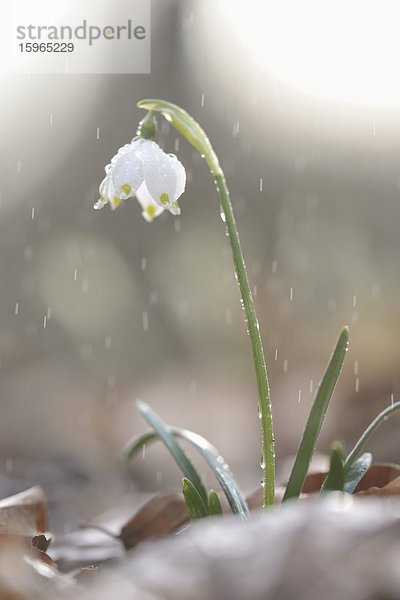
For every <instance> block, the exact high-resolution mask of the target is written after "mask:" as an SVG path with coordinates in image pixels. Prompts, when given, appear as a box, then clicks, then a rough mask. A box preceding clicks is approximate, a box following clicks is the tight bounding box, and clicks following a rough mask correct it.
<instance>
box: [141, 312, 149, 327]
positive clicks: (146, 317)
mask: <svg viewBox="0 0 400 600" xmlns="http://www.w3.org/2000/svg"><path fill="white" fill-rule="evenodd" d="M142 326H143V331H148V329H149V314H148V312H147V311H143V312H142Z"/></svg>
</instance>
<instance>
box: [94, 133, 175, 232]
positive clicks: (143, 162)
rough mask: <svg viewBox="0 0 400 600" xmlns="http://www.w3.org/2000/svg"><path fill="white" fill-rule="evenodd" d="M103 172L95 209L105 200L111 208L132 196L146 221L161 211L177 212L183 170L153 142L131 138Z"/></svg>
mask: <svg viewBox="0 0 400 600" xmlns="http://www.w3.org/2000/svg"><path fill="white" fill-rule="evenodd" d="M105 171H106V176H105V178H104V179H103V181H102V182H101V184H100V187H99V192H100V198H99V200H98V202H97V203H96V204H95V205H94V207H95V208H97V209H99V208H103V206H105V205H106V204H107V203H108V204H109V205H110V207H111V208H112V209H113V210H114V209H115V208H117V207H118V206H119V205H120V204H121V201H122V200H126V199H127V198H131V197H133V196H136V198H137V200H138V201H139V203H140V205H141V207H142V209H143V210H142V215H143V217H144V218H145V219H146V221H148V222H151V221H152V220H153V219H154V218H155V217H157V216H158V215H160V214H161V213H162V212H164V210H168V211H169V212H170V213H172V214H173V215H179V214H180V208H179V204H178V198H179V197H180V196H181V195H182V194H183V192H184V190H185V185H186V172H185V169H184V167H183V165H182V163H181V162H180V161H179V160H178V159H177V158H176V156H175V155H174V154H166V153H165V152H164V151H163V150H161V148H160V147H159V146H158V144H156V142H153V141H152V140H150V139H146V138H145V137H137V138H134V139H133V140H132V142H131V143H130V144H126V145H125V146H123V147H122V148H120V149H119V150H118V152H117V154H116V155H115V156H114V158H113V159H112V160H111V162H110V164H108V165H107V166H106V167H105Z"/></svg>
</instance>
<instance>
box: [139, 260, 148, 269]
mask: <svg viewBox="0 0 400 600" xmlns="http://www.w3.org/2000/svg"><path fill="white" fill-rule="evenodd" d="M140 268H141V269H142V271H145V270H146V269H147V258H145V257H143V258H142V260H141V262H140Z"/></svg>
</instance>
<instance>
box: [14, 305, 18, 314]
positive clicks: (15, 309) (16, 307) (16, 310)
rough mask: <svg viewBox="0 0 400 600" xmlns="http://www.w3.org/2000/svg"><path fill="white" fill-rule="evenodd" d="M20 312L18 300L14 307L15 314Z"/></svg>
mask: <svg viewBox="0 0 400 600" xmlns="http://www.w3.org/2000/svg"><path fill="white" fill-rule="evenodd" d="M18 313H19V303H18V302H16V303H15V308H14V314H16V315H17V314H18Z"/></svg>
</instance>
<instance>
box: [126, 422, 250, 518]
mask: <svg viewBox="0 0 400 600" xmlns="http://www.w3.org/2000/svg"><path fill="white" fill-rule="evenodd" d="M167 429H168V430H169V432H170V433H171V434H172V435H173V436H175V437H179V438H181V439H184V440H186V441H188V442H189V443H190V444H192V446H194V447H195V448H196V450H197V451H198V452H199V453H200V454H201V456H202V457H203V459H204V460H205V461H206V462H207V464H208V465H209V467H210V468H211V470H212V471H213V473H214V475H215V477H216V478H217V480H218V482H219V484H220V486H221V488H222V490H223V492H224V494H225V496H226V498H227V500H228V503H229V506H230V507H231V509H232V512H234V513H236V514H239V515H240V516H241V517H242V518H247V517H248V515H249V508H248V506H247V502H246V500H245V497H244V495H243V493H242V491H241V490H240V487H239V485H238V484H237V482H236V480H235V478H234V476H233V474H232V471H231V470H230V468H229V466H228V464H227V463H226V462H225V461H224V459H223V458H222V456H221V455H220V453H219V452H218V450H217V449H216V448H215V446H213V445H212V444H210V442H209V441H208V440H206V439H205V438H204V437H202V436H201V435H198V434H197V433H194V432H193V431H188V430H187V429H180V428H179V427H167ZM157 439H158V435H157V433H155V432H153V431H147V432H145V433H144V434H142V435H140V436H138V437H135V438H134V439H133V440H131V441H130V442H128V444H127V446H126V450H125V452H124V454H125V456H126V457H127V459H128V460H130V459H131V458H132V457H133V456H134V455H135V454H136V453H137V452H138V451H139V450H140V449H141V448H142V447H143V446H144V445H148V444H151V443H152V442H154V441H156V440H157Z"/></svg>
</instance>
